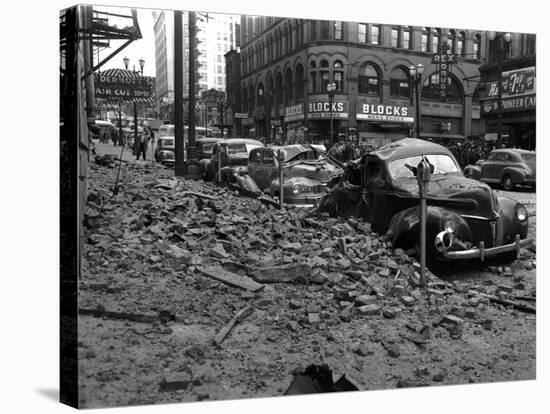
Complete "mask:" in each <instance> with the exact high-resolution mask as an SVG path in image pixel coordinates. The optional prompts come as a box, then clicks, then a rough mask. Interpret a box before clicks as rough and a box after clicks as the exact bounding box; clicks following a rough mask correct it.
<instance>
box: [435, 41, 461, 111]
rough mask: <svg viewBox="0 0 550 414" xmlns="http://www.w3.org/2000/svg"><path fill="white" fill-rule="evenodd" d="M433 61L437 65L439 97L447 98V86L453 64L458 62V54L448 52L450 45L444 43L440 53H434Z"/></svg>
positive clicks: (444, 99)
mask: <svg viewBox="0 0 550 414" xmlns="http://www.w3.org/2000/svg"><path fill="white" fill-rule="evenodd" d="M432 63H433V64H436V65H437V74H438V84H439V99H441V101H446V100H447V95H448V91H447V86H448V82H449V72H450V70H451V65H452V64H453V63H456V55H455V54H454V53H448V46H447V45H446V44H444V45H442V47H441V49H440V51H439V53H435V54H434V55H432Z"/></svg>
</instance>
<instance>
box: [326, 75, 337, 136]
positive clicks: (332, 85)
mask: <svg viewBox="0 0 550 414" xmlns="http://www.w3.org/2000/svg"><path fill="white" fill-rule="evenodd" d="M327 92H328V99H329V106H330V144H331V146H332V145H333V144H334V129H333V120H332V100H333V99H334V93H335V92H336V84H335V83H334V82H330V83H329V84H328V85H327Z"/></svg>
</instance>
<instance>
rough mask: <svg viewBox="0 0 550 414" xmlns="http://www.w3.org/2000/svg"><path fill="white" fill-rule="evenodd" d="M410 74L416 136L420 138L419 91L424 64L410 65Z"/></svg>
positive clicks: (420, 89)
mask: <svg viewBox="0 0 550 414" xmlns="http://www.w3.org/2000/svg"><path fill="white" fill-rule="evenodd" d="M409 72H410V74H411V80H412V86H413V90H414V98H415V104H414V106H415V109H416V138H420V93H421V91H422V73H423V72H424V66H422V63H419V64H418V65H416V66H413V65H411V67H410V68H409Z"/></svg>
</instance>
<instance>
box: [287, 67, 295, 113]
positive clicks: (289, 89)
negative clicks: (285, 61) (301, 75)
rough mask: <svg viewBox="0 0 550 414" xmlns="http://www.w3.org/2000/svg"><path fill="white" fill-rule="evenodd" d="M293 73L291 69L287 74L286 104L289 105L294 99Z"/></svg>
mask: <svg viewBox="0 0 550 414" xmlns="http://www.w3.org/2000/svg"><path fill="white" fill-rule="evenodd" d="M293 86H294V85H293V84H292V71H291V70H290V68H289V69H287V70H286V73H285V103H286V104H287V105H289V104H290V103H291V102H292V98H293V93H292V92H293V91H292V90H293Z"/></svg>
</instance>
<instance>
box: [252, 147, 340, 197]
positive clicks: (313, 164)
mask: <svg viewBox="0 0 550 414" xmlns="http://www.w3.org/2000/svg"><path fill="white" fill-rule="evenodd" d="M279 153H280V154H281V156H282V158H281V159H279ZM325 153H326V150H325V147H324V146H322V145H299V144H295V145H286V146H273V147H264V148H256V149H254V150H252V151H251V152H250V156H249V159H248V167H247V173H248V175H249V176H250V177H251V179H252V180H253V181H254V183H255V184H256V185H257V186H258V188H259V190H260V191H262V192H265V193H268V194H271V195H273V196H275V197H279V195H280V192H281V188H280V182H279V175H280V168H282V172H283V201H284V203H285V204H292V205H295V206H302V207H311V206H316V205H318V204H319V201H320V200H321V198H322V197H323V196H324V195H325V194H326V193H327V192H328V191H329V189H330V188H331V187H332V186H333V185H334V184H336V183H337V182H338V180H339V178H340V176H341V175H342V173H343V170H342V168H340V166H339V165H337V164H336V163H334V162H333V161H331V160H330V159H327V158H326V157H325Z"/></svg>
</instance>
